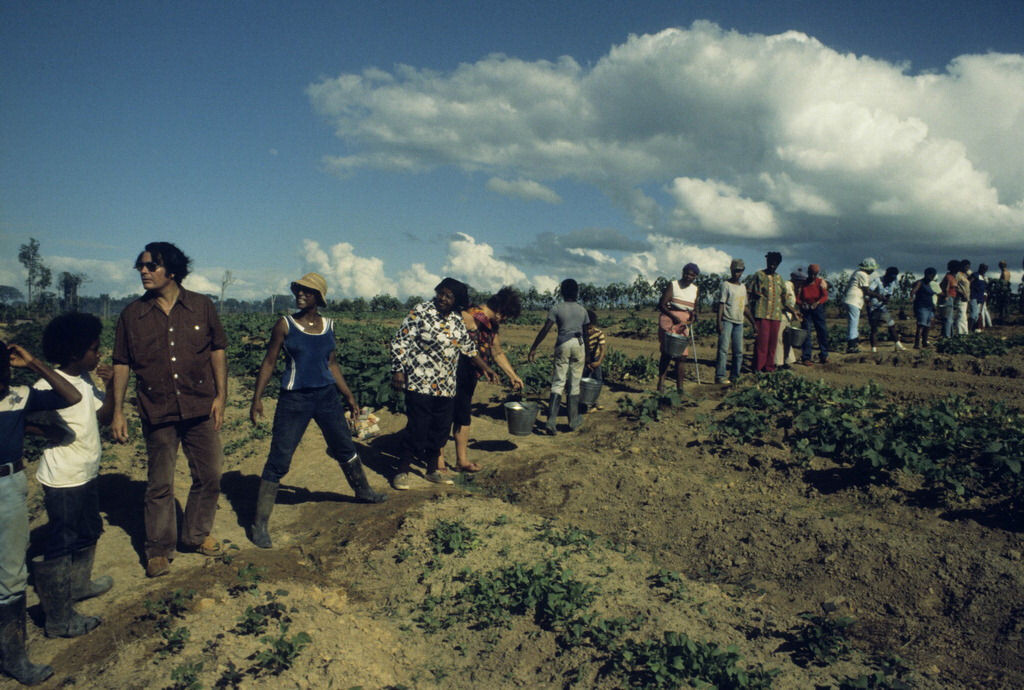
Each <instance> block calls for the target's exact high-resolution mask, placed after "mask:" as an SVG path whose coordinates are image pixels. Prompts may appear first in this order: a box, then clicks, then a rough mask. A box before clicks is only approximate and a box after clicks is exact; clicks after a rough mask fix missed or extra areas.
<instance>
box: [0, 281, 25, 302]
mask: <svg viewBox="0 0 1024 690" xmlns="http://www.w3.org/2000/svg"><path fill="white" fill-rule="evenodd" d="M24 301H25V295H23V294H21V290H19V289H18V288H16V287H14V286H13V285H0V302H3V303H4V304H14V303H15V302H24Z"/></svg>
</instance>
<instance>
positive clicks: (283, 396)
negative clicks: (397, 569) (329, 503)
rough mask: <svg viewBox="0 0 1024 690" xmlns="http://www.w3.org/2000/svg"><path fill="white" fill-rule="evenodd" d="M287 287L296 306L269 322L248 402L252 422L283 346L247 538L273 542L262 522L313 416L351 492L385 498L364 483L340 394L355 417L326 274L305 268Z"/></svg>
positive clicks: (260, 413) (356, 412)
mask: <svg viewBox="0 0 1024 690" xmlns="http://www.w3.org/2000/svg"><path fill="white" fill-rule="evenodd" d="M292 293H293V294H294V295H295V306H296V308H297V309H298V311H296V312H295V313H294V314H289V315H287V316H284V317H282V318H281V319H280V320H279V321H278V322H277V323H276V324H274V328H273V330H272V331H271V332H270V342H269V343H268V344H267V354H266V356H265V357H264V358H263V364H262V365H260V371H259V374H258V375H257V377H256V389H255V390H254V391H253V394H252V405H251V406H250V408H249V419H250V420H252V423H253V424H256V423H257V422H258V421H259V420H260V419H261V418H262V417H263V401H262V400H261V398H262V397H263V391H264V390H265V389H266V387H267V383H268V382H269V381H270V377H271V375H272V374H273V372H274V365H275V364H276V363H277V357H278V355H279V354H280V353H281V352H282V351H283V352H284V355H285V368H284V374H283V375H282V376H281V392H280V394H279V395H278V398H277V409H276V410H275V411H274V428H273V438H272V440H271V442H270V454H269V455H268V456H267V463H266V465H264V466H263V474H262V475H261V476H260V488H259V492H258V494H257V496H256V515H255V519H254V520H253V523H252V527H251V530H250V532H251V533H250V539H252V543H253V544H255V545H256V546H259V547H261V548H264V549H269V548H270V547H271V546H272V545H273V544H272V542H271V540H270V532H269V530H268V526H267V523H268V521H269V520H270V513H271V512H272V511H273V509H274V501H275V500H276V498H277V489H278V487H279V486H280V483H281V478H282V477H284V475H285V474H287V473H288V468H289V467H290V466H291V462H292V455H293V454H294V453H295V449H296V448H297V447H298V445H299V441H301V440H302V435H303V434H304V433H305V431H306V427H307V426H309V421H310V420H311V419H312V420H314V421H315V422H316V423H317V426H319V427H320V431H321V432H323V435H324V440H325V441H327V454H328V455H330V456H331V457H333V458H334V459H335V460H337V461H338V463H339V464H340V465H341V469H342V471H343V472H344V474H345V479H347V480H348V483H349V485H350V486H351V487H352V490H353V491H354V492H355V494H356V498H358V499H360V500H362V501H366V502H368V503H380V502H381V501H383V500H384V499H385V498H386V497H385V496H384V494H381V493H377V492H376V491H374V490H373V489H371V488H370V485H369V484H368V483H367V481H366V475H365V474H364V473H363V465H362V463H361V462H360V461H359V454H358V453H357V452H356V447H355V444H353V443H352V435H351V433H350V432H349V427H348V422H347V421H346V419H345V407H344V405H342V403H341V398H342V397H344V398H345V402H346V403H347V404H348V408H349V410H351V412H352V416H353V417H357V416H358V415H359V404H358V403H356V399H355V397H354V396H353V395H352V391H350V390H349V388H348V384H347V383H345V377H344V376H342V374H341V369H340V368H339V367H338V362H337V360H336V359H335V356H334V326H333V322H332V320H331V319H329V318H326V317H324V316H321V315H320V313H319V310H318V308H319V307H323V306H326V297H327V281H325V280H324V279H323V277H322V276H321V275H319V274H317V273H307V274H306V275H304V276H302V278H300V279H299V280H296V281H295V282H294V283H292Z"/></svg>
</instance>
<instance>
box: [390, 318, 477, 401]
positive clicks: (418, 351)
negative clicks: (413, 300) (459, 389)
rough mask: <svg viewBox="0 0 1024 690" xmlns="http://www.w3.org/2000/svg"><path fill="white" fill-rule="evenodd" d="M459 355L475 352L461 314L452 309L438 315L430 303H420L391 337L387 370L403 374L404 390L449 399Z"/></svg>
mask: <svg viewBox="0 0 1024 690" xmlns="http://www.w3.org/2000/svg"><path fill="white" fill-rule="evenodd" d="M459 354H464V355H466V356H467V357H473V356H474V355H476V354H477V349H476V345H475V344H474V342H473V339H472V338H471V337H470V335H469V331H467V330H466V325H465V324H464V323H463V322H462V315H461V314H460V313H459V312H458V311H453V312H452V313H451V314H449V315H448V316H446V317H444V318H442V317H441V314H440V313H439V312H438V311H437V307H435V306H434V303H433V302H421V303H420V304H417V305H416V306H415V307H413V309H412V311H410V312H409V315H408V316H406V317H405V320H404V321H402V325H401V326H399V327H398V332H397V333H395V337H394V338H392V339H391V371H392V372H399V371H401V372H403V373H404V374H405V388H406V390H410V391H413V392H414V393H422V394H424V395H433V396H437V397H443V398H451V397H454V396H455V367H456V365H457V364H458V361H459Z"/></svg>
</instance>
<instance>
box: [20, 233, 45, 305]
mask: <svg viewBox="0 0 1024 690" xmlns="http://www.w3.org/2000/svg"><path fill="white" fill-rule="evenodd" d="M18 261H20V262H21V265H22V266H24V267H25V270H26V271H28V277H26V278H25V287H26V288H28V302H29V304H31V303H32V301H33V298H35V297H36V295H37V291H42V290H45V289H46V288H47V287H49V285H50V279H51V278H52V274H51V273H50V269H49V268H48V267H47V266H46V264H44V263H43V257H42V256H40V255H39V240H37V239H36V238H35V237H30V238H29V240H28V244H23V245H21V248H20V249H19V250H18Z"/></svg>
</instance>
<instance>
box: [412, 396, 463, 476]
mask: <svg viewBox="0 0 1024 690" xmlns="http://www.w3.org/2000/svg"><path fill="white" fill-rule="evenodd" d="M454 406H455V398H444V397H441V396H437V395H426V394H424V393H415V392H413V391H409V390H407V391H405V416H406V423H405V433H404V434H403V437H402V461H403V462H410V461H412V460H418V461H419V462H421V463H422V464H423V466H424V467H426V468H429V469H433V467H434V463H436V462H437V454H438V452H440V450H441V449H442V448H443V447H444V444H445V443H447V442H448V432H449V431H450V430H451V428H452V410H453V408H454Z"/></svg>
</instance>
